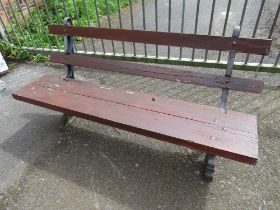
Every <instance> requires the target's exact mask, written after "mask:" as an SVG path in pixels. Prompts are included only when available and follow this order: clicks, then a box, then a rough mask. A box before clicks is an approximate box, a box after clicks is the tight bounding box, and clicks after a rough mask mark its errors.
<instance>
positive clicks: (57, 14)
mask: <svg viewBox="0 0 280 210" xmlns="http://www.w3.org/2000/svg"><path fill="white" fill-rule="evenodd" d="M54 10H55V14H56V17H57V19H58V21H59V23H61V20H62V18H61V17H60V16H59V13H58V10H57V5H56V0H54Z"/></svg>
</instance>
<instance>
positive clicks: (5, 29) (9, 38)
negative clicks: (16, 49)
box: [0, 16, 14, 44]
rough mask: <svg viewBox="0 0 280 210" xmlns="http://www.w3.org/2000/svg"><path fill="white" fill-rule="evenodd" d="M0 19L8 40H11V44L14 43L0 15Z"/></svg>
mask: <svg viewBox="0 0 280 210" xmlns="http://www.w3.org/2000/svg"><path fill="white" fill-rule="evenodd" d="M0 20H1V25H2V28H3V29H4V32H5V35H7V36H8V42H11V43H12V44H14V42H13V40H12V39H11V37H10V35H9V33H8V31H7V28H6V26H5V24H4V21H3V20H2V17H1V16H0Z"/></svg>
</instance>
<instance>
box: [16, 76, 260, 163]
mask: <svg viewBox="0 0 280 210" xmlns="http://www.w3.org/2000/svg"><path fill="white" fill-rule="evenodd" d="M13 97H14V98H16V99H18V100H21V101H25V102H28V103H31V104H35V105H38V106H42V107H45V108H49V109H53V110H56V111H60V112H63V113H66V114H69V115H74V116H78V117H81V118H85V119H88V120H92V121H96V122H99V123H103V124H106V125H110V126H114V127H117V128H120V129H124V130H128V131H132V132H135V133H139V134H142V135H145V136H149V137H153V138H156V139H160V140H163V141H167V142H171V143H174V144H179V145H182V146H186V147H190V148H193V149H196V150H200V151H202V152H206V153H209V154H216V155H219V156H222V157H225V158H229V159H233V160H237V161H241V162H244V163H249V164H255V163H256V161H257V159H258V133H257V120H256V117H255V116H252V115H248V114H243V113H238V112H229V113H228V114H225V113H223V112H221V111H219V110H217V109H216V108H213V107H208V106H203V105H196V104H192V103H188V102H184V101H178V100H173V99H168V98H165V97H159V96H153V95H150V94H142V93H134V92H132V91H124V90H120V89H115V88H114V89H112V88H108V87H104V86H97V85H92V84H90V83H87V82H82V81H76V80H69V79H68V80H60V79H58V78H54V77H49V76H45V77H42V78H41V79H39V80H37V81H34V82H33V83H31V84H29V85H27V86H25V87H24V88H22V89H21V90H19V91H16V92H14V93H13ZM222 125H223V126H224V127H222ZM225 125H227V127H225Z"/></svg>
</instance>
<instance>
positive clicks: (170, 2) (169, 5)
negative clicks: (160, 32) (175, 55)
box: [167, 0, 172, 59]
mask: <svg viewBox="0 0 280 210" xmlns="http://www.w3.org/2000/svg"><path fill="white" fill-rule="evenodd" d="M171 4H172V1H171V0H169V4H168V32H170V31H171ZM167 58H168V59H169V58H170V46H168V49H167Z"/></svg>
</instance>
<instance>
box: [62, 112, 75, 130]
mask: <svg viewBox="0 0 280 210" xmlns="http://www.w3.org/2000/svg"><path fill="white" fill-rule="evenodd" d="M75 119H76V117H74V116H70V115H67V114H63V115H62V117H61V124H62V127H63V129H66V128H67V127H68V126H69V125H70V124H71V123H72V122H74V120H75Z"/></svg>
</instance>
